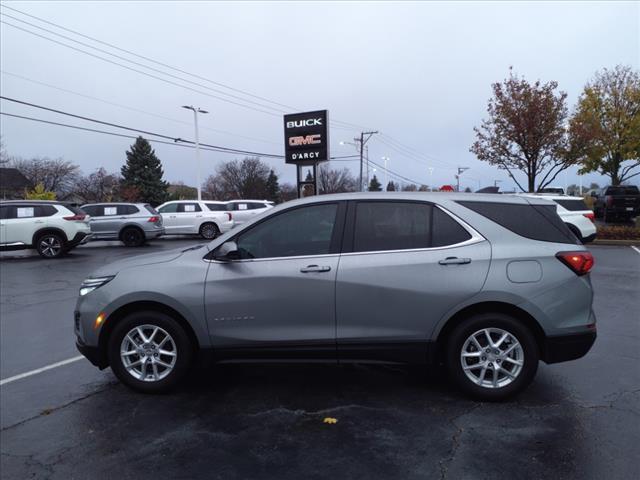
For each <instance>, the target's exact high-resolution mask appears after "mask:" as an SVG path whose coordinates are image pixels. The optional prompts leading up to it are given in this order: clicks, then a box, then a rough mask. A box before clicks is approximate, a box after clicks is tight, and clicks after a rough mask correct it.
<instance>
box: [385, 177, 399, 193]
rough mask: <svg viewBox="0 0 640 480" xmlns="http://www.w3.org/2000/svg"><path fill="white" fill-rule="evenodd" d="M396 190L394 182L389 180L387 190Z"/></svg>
mask: <svg viewBox="0 0 640 480" xmlns="http://www.w3.org/2000/svg"><path fill="white" fill-rule="evenodd" d="M396 190H397V188H396V184H395V183H393V181H391V180H389V183H387V192H395V191H396Z"/></svg>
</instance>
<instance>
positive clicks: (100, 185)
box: [73, 167, 120, 203]
mask: <svg viewBox="0 0 640 480" xmlns="http://www.w3.org/2000/svg"><path fill="white" fill-rule="evenodd" d="M119 184H120V178H119V177H118V176H117V175H115V174H110V173H107V171H106V170H105V169H104V168H102V167H100V168H99V169H98V170H96V171H95V172H93V173H91V174H89V175H87V176H82V177H80V178H78V181H77V183H76V188H75V190H74V192H73V193H75V194H76V195H77V196H78V197H80V198H81V199H82V200H83V201H84V202H86V203H89V202H110V201H113V200H114V199H115V197H116V196H117V194H118V188H119Z"/></svg>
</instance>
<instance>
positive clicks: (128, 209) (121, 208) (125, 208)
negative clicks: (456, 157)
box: [118, 205, 140, 215]
mask: <svg viewBox="0 0 640 480" xmlns="http://www.w3.org/2000/svg"><path fill="white" fill-rule="evenodd" d="M139 211H140V210H138V208H137V207H135V206H133V205H118V215H133V214H134V213H138V212H139Z"/></svg>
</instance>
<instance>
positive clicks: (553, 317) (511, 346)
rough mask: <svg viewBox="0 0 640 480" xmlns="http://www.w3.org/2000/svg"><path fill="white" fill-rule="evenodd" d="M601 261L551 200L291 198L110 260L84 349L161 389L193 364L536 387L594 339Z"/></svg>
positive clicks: (84, 299)
mask: <svg viewBox="0 0 640 480" xmlns="http://www.w3.org/2000/svg"><path fill="white" fill-rule="evenodd" d="M592 266H593V257H592V255H591V254H590V253H589V252H588V251H587V250H586V249H585V248H584V247H583V246H582V245H581V244H579V242H578V241H577V240H576V237H575V236H574V235H573V234H572V233H571V232H570V231H569V230H568V229H567V227H566V226H565V225H564V223H563V222H562V221H561V220H560V218H559V217H558V215H557V214H556V209H555V204H553V203H551V202H548V201H545V200H544V199H542V198H540V199H538V198H525V197H518V196H507V195H482V194H478V195H474V194H456V193H451V194H449V193H415V192H412V193H401V192H397V193H361V194H338V195H324V196H319V197H312V198H306V199H302V200H297V201H293V202H287V203H285V204H282V205H279V206H278V207H276V208H273V209H271V210H270V211H269V212H268V213H266V214H265V215H262V216H260V217H259V218H256V219H254V220H252V221H250V222H248V223H247V224H245V225H243V226H242V227H241V228H239V229H236V230H231V231H229V232H227V233H226V234H224V235H222V236H221V237H219V238H216V239H215V240H213V241H212V242H210V243H208V244H204V245H196V246H193V247H190V248H186V249H181V250H174V251H166V252H162V253H155V254H149V255H143V256H139V257H135V258H132V259H128V260H124V261H121V262H118V263H112V264H109V265H106V266H104V267H102V268H101V269H99V270H98V271H96V272H94V273H93V274H92V275H91V276H90V277H89V278H87V279H86V280H85V281H84V282H83V283H82V285H81V287H80V297H79V299H78V302H77V306H76V311H75V334H76V337H77V339H76V341H77V346H78V349H79V350H80V352H82V353H83V354H84V355H85V356H86V357H87V358H88V359H89V360H90V361H91V362H92V363H93V364H95V365H96V366H98V367H100V368H105V367H107V366H110V367H111V369H112V370H113V372H114V373H115V375H116V376H117V377H118V378H119V379H120V381H122V382H123V383H125V384H127V385H128V386H130V387H132V388H134V389H136V390H138V391H142V392H161V391H166V390H168V389H170V388H171V387H173V386H175V385H176V384H177V383H178V381H179V380H180V379H181V378H183V377H184V375H185V373H186V372H187V370H188V369H189V367H190V366H191V365H193V364H194V362H195V361H198V362H202V361H205V362H208V361H215V362H232V361H244V362H246V361H255V362H260V361H267V360H269V361H273V360H285V359H286V360H288V361H291V360H299V361H309V360H313V361H318V360H324V361H328V362H340V363H345V362H389V363H412V364H422V365H444V366H445V367H446V369H447V371H448V375H449V377H450V378H451V380H452V381H453V383H454V384H455V385H456V386H457V387H459V388H460V389H461V390H462V391H464V392H466V393H467V394H469V395H471V396H473V397H475V398H479V399H484V400H499V399H503V398H506V397H508V396H511V395H513V394H515V393H517V392H520V391H521V390H523V389H524V388H525V387H526V386H527V385H528V384H529V383H530V382H531V381H532V379H533V377H534V376H535V373H536V370H537V367H538V362H539V360H542V361H544V362H546V363H555V362H562V361H566V360H572V359H576V358H579V357H582V356H583V355H585V354H586V353H587V351H588V350H589V349H590V348H591V346H592V345H593V343H594V341H595V338H596V325H595V322H596V319H595V316H594V313H593V310H592V300H593V289H592V287H591V280H590V278H589V271H590V270H591V267H592Z"/></svg>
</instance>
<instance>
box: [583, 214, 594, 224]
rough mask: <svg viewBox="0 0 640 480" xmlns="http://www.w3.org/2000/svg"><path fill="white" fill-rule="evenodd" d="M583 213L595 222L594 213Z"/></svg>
mask: <svg viewBox="0 0 640 480" xmlns="http://www.w3.org/2000/svg"><path fill="white" fill-rule="evenodd" d="M583 215H584V216H585V217H587V218H588V219H589V220H591V221H592V222H595V215H594V214H593V212H589V213H583Z"/></svg>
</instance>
